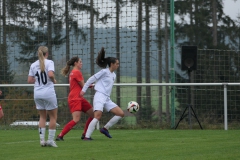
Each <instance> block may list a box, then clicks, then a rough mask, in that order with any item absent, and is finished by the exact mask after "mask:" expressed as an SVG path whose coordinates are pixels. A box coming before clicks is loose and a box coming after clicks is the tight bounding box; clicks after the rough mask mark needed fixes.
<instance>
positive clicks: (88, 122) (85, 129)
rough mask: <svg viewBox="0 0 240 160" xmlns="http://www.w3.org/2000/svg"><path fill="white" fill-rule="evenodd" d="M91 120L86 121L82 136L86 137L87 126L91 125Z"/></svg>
mask: <svg viewBox="0 0 240 160" xmlns="http://www.w3.org/2000/svg"><path fill="white" fill-rule="evenodd" d="M92 120H93V118H92V117H89V118H88V119H87V122H86V124H85V127H84V131H83V134H84V135H86V132H87V129H88V126H89V124H90V123H91V121H92Z"/></svg>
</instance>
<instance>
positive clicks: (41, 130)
mask: <svg viewBox="0 0 240 160" xmlns="http://www.w3.org/2000/svg"><path fill="white" fill-rule="evenodd" d="M45 131H46V128H38V133H39V137H40V141H45Z"/></svg>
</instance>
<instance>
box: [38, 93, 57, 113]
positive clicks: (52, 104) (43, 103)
mask: <svg viewBox="0 0 240 160" xmlns="http://www.w3.org/2000/svg"><path fill="white" fill-rule="evenodd" d="M34 101H35V103H36V108H37V110H53V109H56V108H58V105H57V97H56V95H55V96H51V97H48V98H37V97H34Z"/></svg>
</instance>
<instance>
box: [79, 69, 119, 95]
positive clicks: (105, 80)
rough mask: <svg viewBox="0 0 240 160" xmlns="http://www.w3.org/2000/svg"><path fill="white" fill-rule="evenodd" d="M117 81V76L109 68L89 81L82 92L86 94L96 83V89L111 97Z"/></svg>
mask: <svg viewBox="0 0 240 160" xmlns="http://www.w3.org/2000/svg"><path fill="white" fill-rule="evenodd" d="M115 79H116V74H115V73H114V72H110V70H109V68H106V69H102V70H100V71H99V72H97V73H96V74H94V75H93V76H91V77H90V78H89V79H88V80H87V82H86V83H85V85H84V86H83V89H82V91H83V92H86V90H87V89H88V87H89V86H90V84H92V83H94V82H96V83H95V86H94V89H95V90H96V91H98V92H100V93H103V94H105V95H107V96H109V97H110V95H111V92H112V87H113V84H114V81H115Z"/></svg>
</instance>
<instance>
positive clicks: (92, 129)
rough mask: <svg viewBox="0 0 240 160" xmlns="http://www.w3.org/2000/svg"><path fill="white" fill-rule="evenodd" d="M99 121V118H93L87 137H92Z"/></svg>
mask: <svg viewBox="0 0 240 160" xmlns="http://www.w3.org/2000/svg"><path fill="white" fill-rule="evenodd" d="M97 123H98V119H96V118H93V120H92V121H91V123H90V124H89V126H88V129H87V132H86V135H85V137H87V138H90V137H91V135H92V133H93V131H94V129H95V126H96V125H97Z"/></svg>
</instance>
